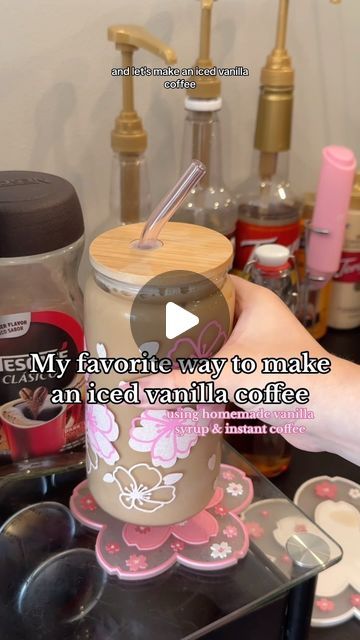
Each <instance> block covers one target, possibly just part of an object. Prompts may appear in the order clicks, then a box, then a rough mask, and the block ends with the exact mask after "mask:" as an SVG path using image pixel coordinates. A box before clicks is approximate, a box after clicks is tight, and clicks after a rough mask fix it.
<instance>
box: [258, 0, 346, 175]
mask: <svg viewBox="0 0 360 640" xmlns="http://www.w3.org/2000/svg"><path fill="white" fill-rule="evenodd" d="M330 1H331V2H332V3H334V4H339V3H340V2H341V0H330ZM288 13H289V0H279V9H278V19H277V31H276V41H275V47H274V49H273V50H272V52H271V53H270V55H269V56H268V57H267V60H266V64H265V66H264V67H263V69H262V70H261V88H260V96H259V104H258V113H257V122H256V131H255V143H254V146H255V149H258V150H259V151H260V152H261V154H260V177H261V178H262V179H268V178H271V176H272V175H274V173H275V171H276V164H277V154H278V153H279V152H281V151H288V150H289V149H290V142H291V124H292V111H293V95H294V70H293V67H292V63H291V58H290V56H289V54H288V52H287V49H286V33H287V24H288Z"/></svg>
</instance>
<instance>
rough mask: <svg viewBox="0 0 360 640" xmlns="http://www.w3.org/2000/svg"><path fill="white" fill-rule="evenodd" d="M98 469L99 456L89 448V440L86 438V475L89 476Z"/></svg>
mask: <svg viewBox="0 0 360 640" xmlns="http://www.w3.org/2000/svg"><path fill="white" fill-rule="evenodd" d="M98 467H99V456H98V455H97V453H95V451H93V450H92V449H91V447H90V446H89V440H88V438H86V473H87V474H88V475H89V474H90V473H91V472H92V471H93V470H94V471H96V470H97V469H98Z"/></svg>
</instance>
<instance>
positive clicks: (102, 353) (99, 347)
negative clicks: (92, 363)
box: [96, 342, 107, 358]
mask: <svg viewBox="0 0 360 640" xmlns="http://www.w3.org/2000/svg"><path fill="white" fill-rule="evenodd" d="M96 351H97V354H98V356H99V358H107V351H106V347H105V345H104V344H102V343H101V342H98V343H97V344H96Z"/></svg>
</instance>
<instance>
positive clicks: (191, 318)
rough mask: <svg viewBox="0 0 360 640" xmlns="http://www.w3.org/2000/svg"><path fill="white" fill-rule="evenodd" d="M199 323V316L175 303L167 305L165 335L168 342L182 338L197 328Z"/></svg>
mask: <svg viewBox="0 0 360 640" xmlns="http://www.w3.org/2000/svg"><path fill="white" fill-rule="evenodd" d="M199 322H200V319H199V318H198V316H196V315H195V314H194V313H191V312H190V311H186V309H183V308H182V307H179V305H178V304H175V302H168V303H167V304H166V318H165V333H166V337H167V339H168V340H172V339H173V338H177V337H178V336H181V335H182V334H183V333H186V331H189V329H192V328H193V327H196V325H197V324H199Z"/></svg>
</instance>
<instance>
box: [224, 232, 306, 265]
mask: <svg viewBox="0 0 360 640" xmlns="http://www.w3.org/2000/svg"><path fill="white" fill-rule="evenodd" d="M299 236H300V225H299V223H298V222H295V223H292V224H287V225H283V226H280V225H279V226H275V225H273V226H264V225H255V224H250V223H248V222H244V221H243V220H238V222H237V226H236V248H235V261H234V266H235V268H236V269H240V270H242V269H243V268H244V267H245V265H246V263H247V262H248V260H251V259H252V257H253V255H254V252H255V249H256V248H257V247H259V246H260V245H262V244H274V243H278V244H282V245H283V246H285V247H288V248H289V249H290V251H291V252H294V251H296V249H297V248H298V246H299Z"/></svg>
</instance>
